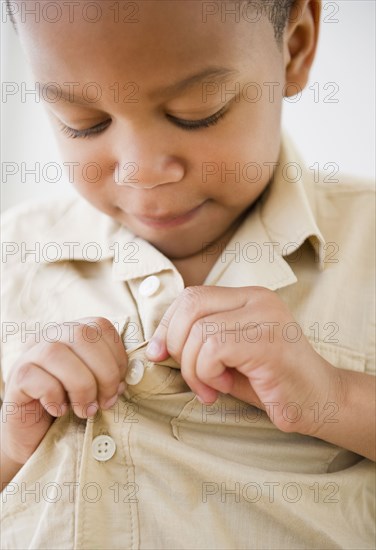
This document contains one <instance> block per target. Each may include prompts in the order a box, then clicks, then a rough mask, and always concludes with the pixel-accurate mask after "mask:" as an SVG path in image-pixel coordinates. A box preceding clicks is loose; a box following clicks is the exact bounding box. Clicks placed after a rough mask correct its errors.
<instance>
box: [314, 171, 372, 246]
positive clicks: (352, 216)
mask: <svg viewBox="0 0 376 550" xmlns="http://www.w3.org/2000/svg"><path fill="white" fill-rule="evenodd" d="M314 194H315V206H316V216H317V221H318V224H319V226H320V227H322V229H323V231H324V232H325V229H326V232H327V233H328V234H327V236H328V237H330V235H334V234H335V235H337V236H338V238H340V240H341V241H342V242H343V241H344V240H345V241H350V240H351V241H352V242H354V239H355V240H357V245H358V246H361V245H362V244H363V245H364V244H367V243H368V244H369V243H371V242H372V240H373V238H374V230H372V228H374V224H375V186H374V183H373V182H372V181H371V180H367V179H362V178H357V177H355V176H349V175H346V174H345V175H341V174H339V175H337V181H336V182H329V183H325V180H324V179H323V180H321V181H320V183H315V184H314ZM361 241H362V242H361Z"/></svg>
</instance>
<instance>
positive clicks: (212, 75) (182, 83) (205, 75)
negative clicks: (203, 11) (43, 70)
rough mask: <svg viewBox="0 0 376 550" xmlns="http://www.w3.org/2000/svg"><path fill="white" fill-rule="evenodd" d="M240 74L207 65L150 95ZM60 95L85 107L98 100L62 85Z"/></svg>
mask: <svg viewBox="0 0 376 550" xmlns="http://www.w3.org/2000/svg"><path fill="white" fill-rule="evenodd" d="M238 74H239V71H237V70H235V69H229V68H227V67H217V66H211V67H206V68H205V69H202V70H201V71H199V72H198V73H195V74H192V75H189V76H187V77H185V78H183V80H179V82H175V83H173V84H170V85H169V86H165V87H161V88H157V89H155V90H153V91H152V92H150V94H148V95H149V97H150V98H151V99H155V98H160V97H171V96H176V95H178V94H179V93H181V92H183V91H184V90H186V89H187V88H189V87H190V86H194V85H195V84H198V83H200V82H203V81H204V80H207V81H208V82H213V81H215V82H216V83H219V82H224V81H225V80H228V79H229V77H230V76H234V75H238ZM41 86H42V87H43V89H44V90H47V92H48V89H49V88H51V89H55V90H56V84H55V83H54V84H53V85H52V84H51V82H46V83H41ZM59 97H61V98H62V99H65V100H66V101H67V102H68V103H78V104H80V105H84V106H85V107H89V106H93V107H94V106H95V105H96V102H91V101H87V100H85V99H84V98H83V97H80V93H79V92H77V91H76V90H74V91H73V92H64V90H63V89H62V88H61V87H60V88H59Z"/></svg>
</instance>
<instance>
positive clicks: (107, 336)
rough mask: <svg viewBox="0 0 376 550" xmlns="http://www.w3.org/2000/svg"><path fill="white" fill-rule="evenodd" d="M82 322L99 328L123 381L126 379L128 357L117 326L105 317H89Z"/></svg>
mask: <svg viewBox="0 0 376 550" xmlns="http://www.w3.org/2000/svg"><path fill="white" fill-rule="evenodd" d="M81 322H82V323H84V324H89V323H91V324H92V325H93V326H94V327H95V328H96V327H98V332H99V333H100V334H101V335H102V337H103V339H104V341H105V342H106V344H107V345H108V348H109V350H110V351H111V353H112V354H113V356H114V358H115V361H116V363H117V364H118V365H119V368H120V377H121V379H123V378H125V374H126V371H127V366H128V355H127V352H126V350H125V347H124V344H123V342H122V339H121V338H120V334H119V332H118V330H117V328H116V326H115V325H113V324H112V323H111V321H109V320H108V319H106V318H105V317H98V318H94V319H93V318H90V317H88V318H84V319H81Z"/></svg>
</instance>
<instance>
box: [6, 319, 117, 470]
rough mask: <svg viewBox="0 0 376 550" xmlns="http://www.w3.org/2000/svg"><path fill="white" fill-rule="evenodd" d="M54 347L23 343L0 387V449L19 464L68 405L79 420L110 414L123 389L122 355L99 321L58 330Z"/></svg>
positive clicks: (114, 337) (109, 330)
mask: <svg viewBox="0 0 376 550" xmlns="http://www.w3.org/2000/svg"><path fill="white" fill-rule="evenodd" d="M59 327H60V329H61V333H60V334H61V338H60V337H59V340H58V341H56V342H46V341H43V338H42V336H41V337H40V341H39V343H37V342H36V341H35V340H37V339H36V338H35V336H34V338H35V340H34V341H31V340H28V341H27V342H26V348H25V351H24V353H23V354H22V355H21V356H20V358H19V359H18V360H17V361H16V363H15V364H14V366H13V368H12V370H11V373H10V375H9V378H8V380H7V383H6V388H5V394H4V403H3V414H2V417H1V446H2V450H3V452H4V453H5V454H6V455H7V456H8V457H9V458H10V459H11V460H13V461H15V462H17V463H19V464H24V463H25V462H26V461H27V460H28V458H29V457H30V456H31V455H32V454H33V452H34V451H35V449H36V448H37V447H38V445H39V443H40V442H41V440H42V439H43V437H44V436H45V434H46V432H47V430H48V429H49V427H50V426H51V424H52V422H53V421H54V420H55V418H56V417H58V416H62V415H63V414H64V413H65V412H66V411H67V410H68V408H69V405H71V407H72V409H73V411H74V413H75V414H76V415H77V416H79V417H80V418H87V417H89V416H94V415H95V413H96V411H97V409H98V408H99V407H101V408H103V409H108V408H110V407H111V406H112V405H113V404H114V403H115V402H116V400H117V398H118V395H119V394H121V393H123V391H124V389H125V382H124V378H125V373H126V369H127V354H126V351H125V348H124V345H123V343H122V341H121V339H120V336H119V334H118V332H117V331H116V329H115V327H114V325H113V324H112V323H111V322H110V321H108V320H107V319H104V318H101V317H99V318H98V317H88V318H85V319H78V320H77V321H74V322H72V323H64V324H61V325H59Z"/></svg>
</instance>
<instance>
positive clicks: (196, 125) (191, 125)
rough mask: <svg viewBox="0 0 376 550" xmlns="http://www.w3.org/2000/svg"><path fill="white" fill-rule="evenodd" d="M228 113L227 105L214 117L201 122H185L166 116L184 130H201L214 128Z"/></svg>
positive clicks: (202, 119) (211, 116) (203, 119)
mask: <svg viewBox="0 0 376 550" xmlns="http://www.w3.org/2000/svg"><path fill="white" fill-rule="evenodd" d="M227 111H228V109H227V105H225V107H222V109H220V110H219V111H217V112H216V113H214V114H213V115H210V116H209V117H207V118H201V119H200V120H184V119H181V118H176V117H174V116H172V115H166V116H167V118H168V119H169V120H171V122H173V124H175V125H176V126H179V128H182V129H183V130H198V129H200V128H208V127H209V126H214V125H215V124H217V123H218V122H219V121H220V120H221V118H223V117H224V116H225V114H226V113H227Z"/></svg>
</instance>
